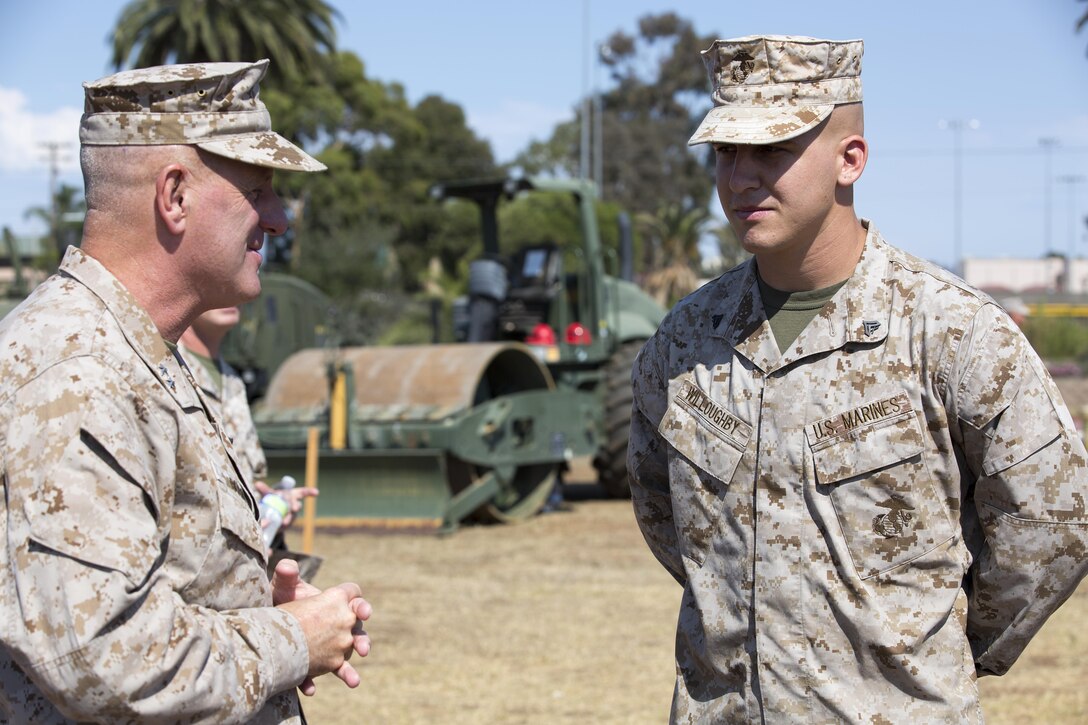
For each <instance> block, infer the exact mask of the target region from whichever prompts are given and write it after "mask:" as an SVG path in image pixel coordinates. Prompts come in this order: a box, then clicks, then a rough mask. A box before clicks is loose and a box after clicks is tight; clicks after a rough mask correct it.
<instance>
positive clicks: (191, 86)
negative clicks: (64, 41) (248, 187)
mask: <svg viewBox="0 0 1088 725" xmlns="http://www.w3.org/2000/svg"><path fill="white" fill-rule="evenodd" d="M267 70H268V61H267V60H259V61H257V62H256V63H187V64H181V65H163V66H155V67H152V68H137V69H134V70H128V71H122V72H120V73H116V74H114V75H111V76H107V77H105V78H101V79H99V80H97V81H91V82H88V83H84V84H83V88H84V92H85V94H86V99H85V102H84V111H83V118H82V120H81V122H80V126H79V140H80V143H82V144H83V145H84V146H133V145H135V146H160V145H170V144H191V145H194V146H197V147H198V148H202V149H204V150H205V151H208V152H209V153H213V154H216V155H218V156H225V157H226V158H228V159H236V160H238V161H242V162H245V163H247V164H254V165H256V166H267V167H270V168H273V169H283V170H286V171H323V170H324V169H325V168H326V167H325V165H324V164H322V163H321V162H320V161H318V160H317V159H315V158H313V157H312V156H310V155H309V154H308V153H306V152H305V151H303V150H302V149H300V148H299V147H298V146H296V145H295V144H293V143H291V142H290V141H288V140H287V139H285V138H284V137H283V136H280V135H279V134H278V133H275V132H274V131H273V130H272V119H271V117H270V116H269V115H268V109H266V108H265V105H264V103H262V102H261V100H260V98H258V97H257V94H258V91H259V87H258V86H259V83H260V80H261V79H262V78H263V77H264V74H265V72H266V71H267Z"/></svg>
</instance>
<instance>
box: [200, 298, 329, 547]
mask: <svg viewBox="0 0 1088 725" xmlns="http://www.w3.org/2000/svg"><path fill="white" fill-rule="evenodd" d="M240 316H241V312H240V310H239V309H238V308H237V307H222V308H219V309H215V310H208V311H207V312H205V313H203V314H201V315H200V316H199V317H198V318H196V319H195V320H193V324H191V325H190V326H189V329H187V330H186V331H185V332H183V333H182V334H181V339H180V340H179V341H178V349H179V350H180V351H181V354H182V357H183V358H184V360H185V362H186V364H187V365H188V366H189V370H190V371H191V372H192V374H193V379H194V380H195V381H196V384H197V386H198V387H199V388H200V390H201V391H202V392H203V393H204V397H205V398H206V399H207V401H208V403H209V405H210V406H211V408H212V413H213V414H214V415H216V416H217V417H218V418H219V419H220V420H222V422H223V431H224V432H225V433H226V434H227V437H228V438H229V439H230V442H231V445H232V447H233V448H234V452H235V456H236V459H237V461H238V467H239V468H240V469H241V473H242V480H243V481H244V482H245V483H247V484H249V485H250V486H251V487H252V488H253V489H254V491H255V492H256V495H257V498H258V499H259V498H260V497H261V496H263V495H264V494H266V493H268V492H269V491H271V490H272V489H271V488H270V487H269V486H268V483H267V478H268V460H267V459H266V458H265V455H264V449H263V448H262V447H261V441H260V438H258V436H257V426H256V424H255V423H254V422H253V415H252V414H251V412H250V410H249V398H248V396H247V394H246V384H245V382H244V381H243V380H242V378H241V376H240V375H239V374H238V371H237V370H235V369H234V368H233V367H231V365H230V363H228V362H227V361H226V360H224V359H223V358H222V357H221V356H220V355H219V349H220V346H221V345H222V342H223V338H224V337H226V335H227V333H228V332H230V330H231V329H232V328H233V327H234V326H235V325H237V324H238V321H239V319H240ZM278 494H279V495H281V496H283V497H284V498H286V499H287V502H288V505H289V506H290V510H289V513H288V515H287V516H286V517H285V518H284V520H283V524H282V526H283V528H281V529H280V533H279V534H278V535H277V537H276V539H275V540H274V541H273V542H272V548H274V549H283V548H285V546H284V541H283V529H285V528H287V527H288V526H290V524H291V520H292V518H293V517H294V515H295V514H296V513H298V511H299V509H300V508H301V507H302V500H303V499H304V498H306V497H307V496H316V495H317V494H318V491H317V489H316V488H308V487H302V486H295V487H293V488H291V489H289V490H286V491H278Z"/></svg>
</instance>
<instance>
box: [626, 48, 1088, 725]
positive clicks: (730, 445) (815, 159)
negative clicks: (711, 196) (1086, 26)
mask: <svg viewBox="0 0 1088 725" xmlns="http://www.w3.org/2000/svg"><path fill="white" fill-rule="evenodd" d="M861 57H862V42H861V41H846V42H835V41H826V40H816V39H811V38H792V37H783V36H771V37H747V38H740V39H736V40H726V41H717V42H715V44H714V45H713V46H712V47H711V48H710V49H709V50H707V51H705V53H704V58H705V61H706V65H707V68H708V70H709V73H710V78H711V82H712V84H713V86H714V96H713V97H714V104H715V105H714V108H712V110H711V111H710V112H709V114H708V115H707V117H706V119H705V120H704V121H703V123H702V125H701V126H700V127H699V129H698V130H697V131H696V133H695V135H694V136H693V138H692V139H691V143H692V144H700V143H712V144H714V147H715V150H716V155H717V188H718V195H719V199H720V201H721V204H722V208H723V209H724V211H725V214H726V216H727V217H728V219H729V222H730V224H731V225H732V226H733V228H734V229H735V230H736V231H737V234H738V237H739V238H740V241H741V243H742V244H743V246H744V248H745V249H746V250H747V251H749V252H751V253H752V254H753V255H754V257H753V258H752V259H751V260H749V261H748V262H745V263H744V264H741V265H740V266H738V267H737V268H735V269H733V270H731V271H729V272H727V273H725V274H724V275H722V276H721V277H720V278H718V279H717V280H715V281H713V282H711V283H709V284H707V285H706V286H705V287H703V288H702V289H700V290H698V291H696V292H694V293H693V294H691V295H690V296H688V297H687V298H686V299H684V300H683V301H682V302H681V303H679V304H678V305H677V306H676V308H675V309H674V310H673V311H672V312H671V313H670V314H669V315H668V317H667V318H666V319H665V321H664V322H663V323H662V325H661V327H660V329H659V330H658V332H657V333H656V334H655V335H654V336H653V337H652V338H651V339H650V340H649V341H648V343H647V344H646V346H645V347H644V349H643V350H642V352H641V354H640V355H639V357H638V359H637V362H636V363H635V366H634V370H633V383H634V390H635V405H634V411H633V419H632V424H631V444H630V449H629V460H628V465H629V469H630V473H631V488H632V497H633V503H634V508H635V512H636V515H637V518H638V521H639V524H640V526H641V528H642V531H643V534H644V536H645V538H646V541H647V542H648V543H649V545H650V548H651V549H652V550H653V552H654V554H655V555H656V556H657V558H658V559H659V561H660V562H661V563H662V565H663V566H664V567H665V568H666V569H667V570H668V571H669V572H670V573H671V574H672V575H673V576H674V577H675V578H676V579H677V581H678V582H680V583H681V584H682V585H683V587H684V592H683V599H682V602H681V606H680V616H679V622H678V627H677V639H676V657H677V680H676V689H675V693H674V699H673V707H672V719H673V721H674V722H684V723H689V722H692V723H693V722H707V723H710V722H712V723H724V722H730V723H732V722H775V723H781V722H804V723H839V722H854V723H908V722H909V723H964V722H976V723H977V722H980V721H981V720H982V714H981V709H980V705H979V696H978V690H977V687H976V677H977V676H979V675H989V674H997V675H1000V674H1003V673H1004V672H1005V671H1007V670H1008V669H1009V667H1010V666H1011V665H1012V664H1013V662H1014V661H1015V660H1016V658H1017V657H1018V656H1019V654H1020V653H1021V652H1022V651H1023V649H1024V647H1025V646H1026V645H1027V643H1028V641H1029V640H1030V639H1031V637H1032V636H1033V635H1034V634H1035V633H1036V632H1037V631H1038V629H1039V627H1041V626H1042V624H1043V622H1044V621H1045V620H1046V619H1047V617H1048V616H1050V614H1051V613H1053V612H1054V610H1055V609H1057V608H1058V606H1060V605H1061V603H1062V602H1063V601H1064V600H1065V599H1066V598H1067V597H1068V596H1069V595H1070V594H1071V593H1072V592H1073V591H1074V590H1075V588H1076V587H1077V584H1078V582H1079V581H1080V580H1081V578H1082V577H1083V576H1084V575H1085V571H1086V567H1088V511H1086V509H1085V501H1086V499H1088V475H1086V474H1088V470H1086V453H1085V449H1084V446H1083V444H1082V442H1081V440H1080V437H1079V435H1078V433H1077V431H1076V429H1075V427H1074V425H1073V422H1072V420H1071V418H1070V416H1069V413H1068V411H1067V410H1066V407H1065V405H1064V404H1063V402H1062V400H1061V398H1060V396H1059V393H1058V391H1057V389H1056V388H1055V386H1054V383H1053V381H1052V380H1051V379H1050V377H1049V376H1048V374H1047V372H1046V370H1045V369H1044V367H1043V364H1042V363H1041V362H1040V360H1039V358H1038V357H1037V356H1036V354H1035V353H1034V352H1033V351H1032V349H1031V347H1030V345H1029V344H1028V342H1027V341H1026V340H1025V339H1024V337H1023V336H1022V335H1021V333H1020V332H1019V330H1018V329H1017V327H1016V325H1015V324H1013V322H1012V321H1011V320H1010V319H1009V317H1008V315H1007V314H1005V312H1004V311H1003V310H1002V309H1001V308H1000V307H999V306H998V305H996V304H995V303H994V301H993V300H992V299H990V298H989V297H987V296H986V295H985V294H983V293H981V292H978V291H977V290H974V289H972V288H971V287H969V286H968V285H966V284H965V283H964V282H963V281H962V280H960V279H958V278H957V277H955V276H953V275H951V274H949V273H948V272H946V271H945V270H943V269H940V268H938V267H936V266H934V265H932V264H930V263H927V262H925V261H922V260H920V259H917V258H915V257H913V256H911V255H909V254H907V253H905V252H903V251H901V250H899V249H897V248H895V247H893V246H892V245H890V244H889V243H888V242H887V241H885V240H884V238H883V237H882V236H881V235H880V232H879V231H877V228H876V226H875V225H874V224H873V223H872V222H869V221H867V220H864V219H859V218H858V217H857V216H856V215H855V212H854V208H853V195H852V188H853V184H854V183H855V182H856V181H857V180H858V178H859V177H860V176H861V173H862V171H863V169H864V167H865V163H866V160H867V156H868V145H867V143H866V141H865V138H864V136H863V135H862V134H863V127H862V111H861V100H862V93H861V81H860V72H861Z"/></svg>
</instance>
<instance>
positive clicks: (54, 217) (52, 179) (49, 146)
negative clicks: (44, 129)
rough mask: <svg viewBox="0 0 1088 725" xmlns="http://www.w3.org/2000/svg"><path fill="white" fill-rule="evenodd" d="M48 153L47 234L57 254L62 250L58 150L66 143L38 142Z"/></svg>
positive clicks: (64, 146)
mask: <svg viewBox="0 0 1088 725" xmlns="http://www.w3.org/2000/svg"><path fill="white" fill-rule="evenodd" d="M38 145H39V146H41V147H42V148H44V149H45V151H46V153H47V154H48V155H49V234H50V236H51V237H53V247H54V248H55V249H56V250H57V253H58V254H61V253H63V251H64V240H63V239H62V238H61V233H60V205H59V203H58V200H57V191H58V188H57V179H58V178H59V177H60V161H61V157H60V152H61V149H63V148H66V147H67V146H68V144H64V143H59V142H57V141H42V142H41V143H39V144H38Z"/></svg>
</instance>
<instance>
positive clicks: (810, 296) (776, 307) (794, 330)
mask: <svg viewBox="0 0 1088 725" xmlns="http://www.w3.org/2000/svg"><path fill="white" fill-rule="evenodd" d="M756 279H757V280H759V294H760V297H762V298H763V309H764V310H765V311H766V312H767V321H768V322H769V323H770V324H771V332H772V333H774V339H775V341H776V342H777V343H778V351H779V352H780V353H784V352H786V348H787V347H789V346H790V345H792V344H793V342H794V340H796V339H797V336H798V335H800V334H801V331H802V330H804V329H805V327H807V326H808V323H810V322H812V319H813V318H814V317H816V315H817V313H819V311H820V310H821V309H822V308H823V306H824V305H826V304H827V303H828V301H829V300H830V299H831V298H832V297H834V296H835V293H836V292H838V291H839V288H841V287H842V286H843V285H844V284H846V280H845V279H844V280H843V281H842V282H838V283H837V284H833V285H831V286H830V287H824V288H823V289H814V290H808V291H805V292H783V291H782V290H776V289H775V288H774V287H771V286H770V285H768V284H767V283H765V282H764V281H763V278H762V277H760V276H759V275H756Z"/></svg>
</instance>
